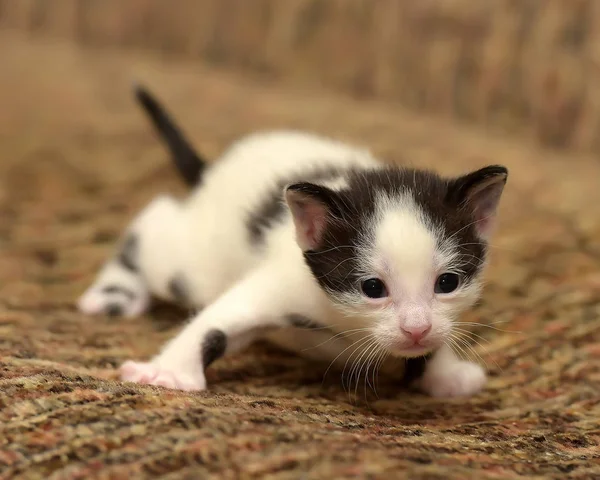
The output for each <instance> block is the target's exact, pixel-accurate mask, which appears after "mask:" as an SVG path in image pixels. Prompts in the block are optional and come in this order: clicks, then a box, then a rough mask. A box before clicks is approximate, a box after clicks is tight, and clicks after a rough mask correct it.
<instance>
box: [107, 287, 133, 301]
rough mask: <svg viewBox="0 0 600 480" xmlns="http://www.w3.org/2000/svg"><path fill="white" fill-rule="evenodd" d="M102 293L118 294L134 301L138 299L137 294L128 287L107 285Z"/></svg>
mask: <svg viewBox="0 0 600 480" xmlns="http://www.w3.org/2000/svg"><path fill="white" fill-rule="evenodd" d="M102 293H108V294H111V293H118V294H120V295H123V296H125V297H127V298H128V299H129V300H133V299H134V298H135V297H136V295H135V293H134V292H132V291H131V290H130V289H128V288H126V287H121V286H119V285H107V286H106V287H104V288H103V289H102Z"/></svg>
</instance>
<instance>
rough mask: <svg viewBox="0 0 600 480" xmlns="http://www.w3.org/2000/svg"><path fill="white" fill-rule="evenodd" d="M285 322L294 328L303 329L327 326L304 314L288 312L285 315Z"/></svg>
mask: <svg viewBox="0 0 600 480" xmlns="http://www.w3.org/2000/svg"><path fill="white" fill-rule="evenodd" d="M285 319H286V320H287V322H288V323H289V324H290V325H292V326H293V327H296V328H302V329H305V330H314V329H325V328H327V327H326V326H325V325H322V324H320V323H318V322H315V321H314V320H311V319H310V318H308V317H305V316H304V315H300V314H297V313H290V314H288V315H286V316H285Z"/></svg>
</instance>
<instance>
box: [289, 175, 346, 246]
mask: <svg viewBox="0 0 600 480" xmlns="http://www.w3.org/2000/svg"><path fill="white" fill-rule="evenodd" d="M285 201H286V202H287V204H288V206H289V208H290V211H291V212H292V217H293V219H294V225H295V227H296V241H297V242H298V245H299V246H300V248H301V249H302V251H304V252H306V251H308V250H315V249H317V248H319V247H320V246H322V240H323V234H324V232H325V228H326V227H327V222H328V221H329V220H331V219H333V218H335V217H338V216H339V214H340V211H339V207H338V205H339V202H338V201H337V194H336V193H335V192H334V191H333V190H331V189H329V188H327V187H323V186H321V185H315V184H313V183H295V184H293V185H289V186H288V187H287V188H286V189H285Z"/></svg>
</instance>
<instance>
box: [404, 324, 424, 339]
mask: <svg viewBox="0 0 600 480" xmlns="http://www.w3.org/2000/svg"><path fill="white" fill-rule="evenodd" d="M430 331H431V325H416V326H414V327H413V326H405V327H402V333H404V335H406V336H407V337H408V338H410V339H411V340H412V341H413V342H415V343H418V342H419V341H420V340H421V339H422V338H423V337H425V336H427V334H428V333H429V332H430Z"/></svg>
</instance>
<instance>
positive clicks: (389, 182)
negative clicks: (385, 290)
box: [304, 167, 486, 293]
mask: <svg viewBox="0 0 600 480" xmlns="http://www.w3.org/2000/svg"><path fill="white" fill-rule="evenodd" d="M348 183H349V185H348V188H344V189H342V190H341V191H339V192H334V194H335V198H334V199H332V201H333V202H334V203H335V206H336V208H335V210H337V211H335V212H332V216H331V218H330V221H329V222H328V225H327V227H326V228H325V231H324V233H323V237H322V241H321V246H320V247H319V248H318V249H315V250H309V251H306V252H305V253H304V258H305V260H306V263H307V264H308V266H309V267H310V269H311V271H312V273H313V275H314V277H315V278H316V279H317V281H318V282H319V284H320V285H321V287H323V288H324V289H325V290H327V291H330V292H332V293H336V292H339V293H359V292H360V289H359V285H358V283H359V282H358V277H359V276H360V274H361V272H359V268H358V267H359V255H360V251H359V245H361V243H363V242H364V240H365V238H368V233H369V228H370V225H371V220H372V219H373V216H374V214H375V209H376V206H377V205H376V202H377V199H378V196H379V195H382V194H383V195H385V196H388V197H390V198H394V197H401V196H403V195H404V194H405V193H404V192H406V193H408V194H412V197H413V198H414V200H415V203H416V204H417V205H418V206H419V207H420V208H421V210H422V212H423V213H424V215H425V216H426V217H427V219H428V220H429V221H430V222H431V224H432V225H434V226H435V227H436V228H437V229H439V230H441V231H442V232H443V237H444V238H448V237H450V236H453V239H455V241H456V243H457V245H459V247H458V251H459V252H460V254H461V257H462V261H459V262H457V267H459V268H461V269H462V270H463V271H464V275H465V279H466V280H467V281H468V280H469V279H470V278H472V277H473V276H475V275H476V274H477V272H478V271H479V270H480V268H481V266H482V264H483V260H484V256H485V251H486V246H485V243H484V242H482V241H481V239H480V238H479V237H478V236H477V235H476V231H475V228H474V226H473V225H470V224H471V223H472V222H473V215H472V212H471V211H469V210H468V209H465V208H461V207H460V205H457V204H456V203H455V202H453V201H451V200H449V196H450V189H451V185H452V182H451V181H450V180H448V179H444V178H442V177H440V176H439V175H437V174H435V173H432V172H429V171H424V170H412V169H401V168H397V167H385V168H381V169H373V170H366V171H365V170H363V171H360V170H357V171H353V172H351V173H350V175H349V177H348Z"/></svg>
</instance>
